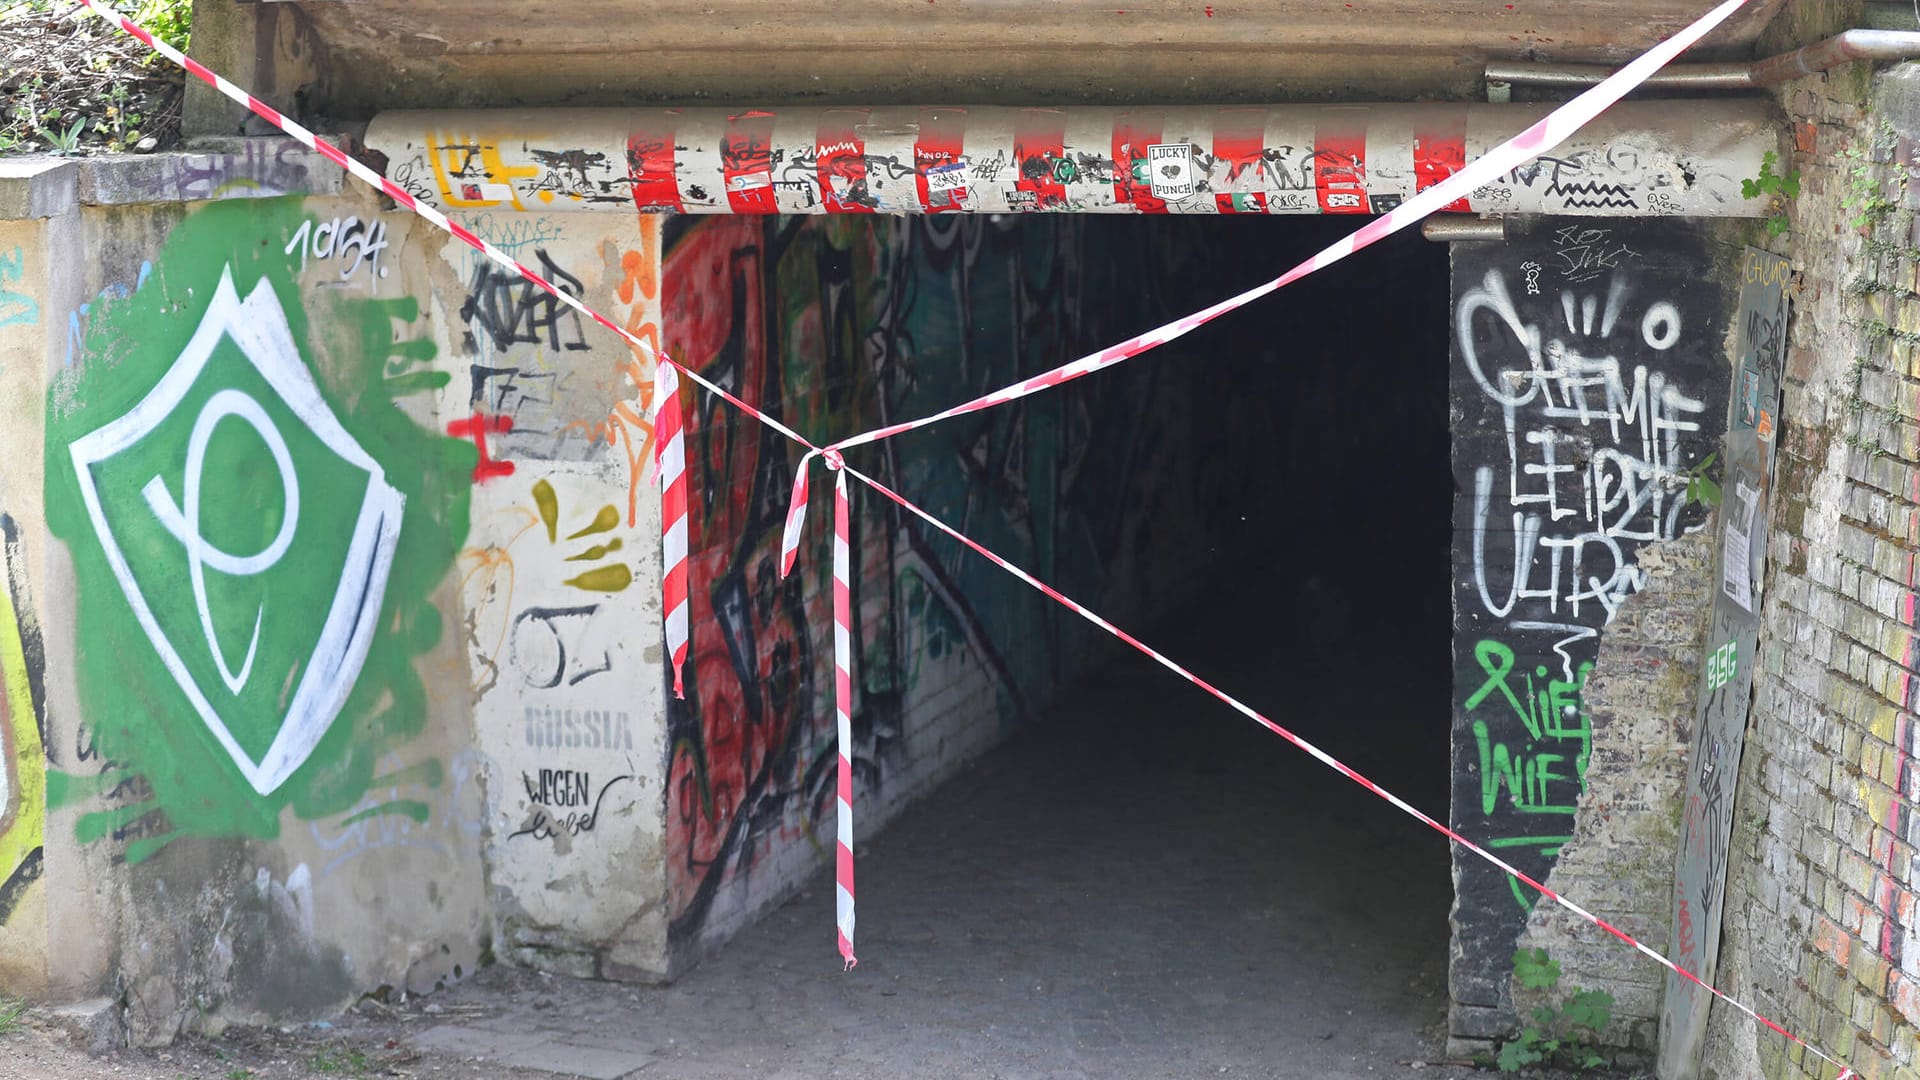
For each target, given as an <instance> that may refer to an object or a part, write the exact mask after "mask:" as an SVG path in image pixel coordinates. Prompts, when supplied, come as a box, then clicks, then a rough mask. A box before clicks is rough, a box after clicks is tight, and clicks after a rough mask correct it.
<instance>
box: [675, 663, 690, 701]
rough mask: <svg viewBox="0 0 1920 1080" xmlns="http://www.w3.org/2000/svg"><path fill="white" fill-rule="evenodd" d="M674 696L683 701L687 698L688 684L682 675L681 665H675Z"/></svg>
mask: <svg viewBox="0 0 1920 1080" xmlns="http://www.w3.org/2000/svg"><path fill="white" fill-rule="evenodd" d="M673 696H674V697H676V698H679V699H680V700H681V701H685V700H687V686H686V683H685V682H684V681H682V679H681V677H680V665H679V664H675V665H673Z"/></svg>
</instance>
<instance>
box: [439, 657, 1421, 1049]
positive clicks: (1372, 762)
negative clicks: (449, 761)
mask: <svg viewBox="0 0 1920 1080" xmlns="http://www.w3.org/2000/svg"><path fill="white" fill-rule="evenodd" d="M1216 645H1217V647H1215V648H1211V649H1203V651H1202V652H1201V653H1200V654H1199V655H1202V656H1203V657H1204V658H1205V661H1204V663H1205V666H1207V667H1209V668H1211V669H1213V670H1214V672H1215V673H1217V674H1219V675H1220V677H1221V678H1222V679H1223V680H1225V681H1227V682H1228V683H1232V684H1237V688H1240V689H1246V688H1249V687H1251V688H1252V689H1253V695H1252V696H1253V697H1255V698H1260V697H1266V698H1268V699H1285V700H1279V701H1277V700H1267V701H1258V702H1256V704H1258V705H1260V706H1263V707H1273V708H1275V709H1276V710H1277V711H1276V712H1275V713H1274V714H1273V715H1275V716H1276V718H1279V719H1282V720H1283V722H1289V723H1298V724H1299V726H1300V727H1301V728H1302V729H1303V730H1304V731H1308V732H1311V733H1312V737H1316V738H1318V739H1324V741H1325V743H1326V744H1327V745H1329V747H1330V748H1334V749H1336V750H1338V751H1339V752H1342V753H1345V754H1351V755H1353V756H1355V757H1356V758H1357V759H1359V761H1360V762H1361V763H1362V765H1363V768H1372V769H1375V770H1378V771H1380V772H1381V773H1383V774H1384V775H1385V776H1387V777H1388V778H1390V779H1392V780H1393V781H1394V782H1396V783H1401V784H1405V783H1407V782H1409V781H1417V780H1418V779H1419V778H1420V777H1421V776H1422V775H1423V773H1424V772H1426V771H1431V776H1430V777H1428V778H1427V779H1426V780H1425V783H1424V785H1416V789H1415V790H1412V791H1410V792H1409V794H1410V797H1413V798H1415V799H1416V800H1418V801H1419V802H1420V803H1421V804H1422V805H1426V806H1429V807H1431V808H1432V809H1433V810H1435V811H1439V810H1442V809H1443V807H1442V806H1441V805H1440V804H1439V801H1438V800H1440V799H1441V798H1442V795H1441V793H1442V792H1444V789H1445V771H1444V770H1445V764H1444V758H1443V757H1442V758H1439V759H1435V758H1433V757H1428V758H1427V759H1426V760H1425V761H1419V760H1411V761H1410V760H1407V757H1406V754H1405V752H1404V746H1403V744H1404V743H1405V742H1407V741H1409V738H1410V737H1411V736H1412V735H1413V733H1411V732H1408V731H1405V730H1397V729H1408V728H1412V727H1414V726H1415V725H1426V726H1431V727H1436V728H1438V729H1439V730H1438V731H1437V732H1429V733H1428V736H1429V737H1413V738H1411V741H1413V742H1416V743H1418V744H1419V745H1420V747H1422V748H1424V749H1426V750H1427V751H1428V752H1429V753H1444V747H1445V736H1444V726H1445V723H1446V718H1445V712H1444V704H1443V703H1444V692H1443V691H1442V692H1441V694H1439V695H1437V696H1435V697H1434V699H1433V700H1432V701H1430V702H1426V703H1424V704H1423V705H1422V704H1416V703H1415V702H1412V701H1408V700H1405V697H1406V695H1405V689H1404V686H1403V685H1401V684H1397V683H1395V682H1394V681H1391V680H1388V681H1383V680H1381V679H1379V678H1377V677H1376V678H1373V679H1371V680H1366V679H1360V678H1351V679H1348V678H1340V677H1338V673H1336V672H1334V671H1332V670H1329V669H1327V668H1326V667H1324V666H1322V667H1321V668H1319V670H1318V671H1317V672H1315V673H1312V674H1309V673H1306V672H1299V671H1288V670H1286V668H1287V665H1285V664H1282V663H1273V664H1269V665H1268V666H1267V667H1266V668H1265V669H1264V670H1263V668H1262V666H1261V665H1260V664H1258V663H1256V662H1254V661H1253V659H1252V658H1251V657H1250V656H1249V655H1247V654H1248V653H1249V652H1259V651H1261V650H1262V648H1263V646H1262V645H1261V644H1260V643H1258V642H1250V643H1247V644H1243V645H1234V644H1232V643H1231V642H1228V643H1227V644H1224V645H1219V644H1218V643H1216ZM1322 663H1323V661H1322ZM1263 690H1264V693H1263V692H1262V691H1263ZM1289 702H1290V703H1291V707H1288V703H1289ZM1420 786H1424V789H1425V790H1418V787H1420ZM864 847H865V850H864V851H863V852H862V856H863V857H862V859H861V863H860V874H861V877H860V897H861V909H860V933H859V942H860V953H861V957H862V962H861V965H860V967H859V968H858V969H857V970H856V971H855V972H853V973H851V974H842V973H840V972H838V971H837V970H836V965H835V963H834V960H835V957H834V954H833V931H832V925H833V920H832V884H831V880H830V879H829V878H828V877H827V876H825V875H823V876H822V877H821V878H820V879H819V880H818V881H817V882H816V884H815V886H814V887H813V888H812V889H811V890H810V891H809V892H808V893H807V894H806V895H805V896H803V897H801V898H799V899H797V900H795V901H794V902H793V903H790V904H788V905H787V906H786V907H784V908H782V909H781V910H779V911H776V912H775V913H773V914H772V915H771V916H770V917H768V918H767V919H766V920H765V921H764V922H762V923H761V924H759V925H758V926H756V927H754V928H752V929H751V930H749V931H748V932H746V933H745V934H743V935H741V936H740V937H739V938H737V939H736V940H735V941H734V942H733V943H732V944H731V945H730V946H729V947H728V948H727V949H726V950H724V951H723V952H722V953H721V954H720V955H719V956H718V957H716V958H715V959H713V960H711V961H709V962H708V963H707V964H705V965H703V966H702V967H701V968H699V969H696V970H695V971H693V972H692V973H690V974H689V975H688V976H687V977H686V978H684V979H683V980H682V981H681V982H680V983H678V984H677V985H675V986H673V987H670V988H664V989H644V990H633V991H629V990H621V991H617V992H612V993H604V992H602V993H594V992H592V991H591V990H588V992H587V994H586V995H585V996H582V995H581V994H580V993H578V989H579V988H577V987H569V988H567V989H568V992H567V993H565V994H564V995H557V994H555V993H554V992H553V990H552V988H553V987H556V986H558V984H559V983H560V982H561V981H560V980H540V979H538V978H537V977H533V976H529V975H526V974H525V973H501V976H496V975H494V973H489V978H498V977H502V976H507V975H510V976H511V978H512V980H513V981H514V983H515V985H516V986H518V987H521V988H523V989H522V991H521V993H520V995H519V997H520V1000H518V1001H516V1002H515V1003H514V1004H513V1005H512V1006H511V1007H508V1008H503V1009H500V1010H498V1011H496V1012H493V1013H492V1014H491V1015H490V1016H488V1017H487V1018H486V1020H485V1022H484V1023H478V1022H477V1021H476V1020H471V1019H470V1020H464V1021H462V1026H464V1027H475V1026H478V1027H483V1028H485V1029H486V1030H490V1031H509V1032H521V1033H525V1036H526V1037H529V1038H541V1039H545V1040H547V1043H546V1045H548V1046H555V1045H556V1044H559V1045H564V1044H567V1043H575V1044H580V1045H591V1046H595V1047H599V1046H602V1045H603V1044H604V1041H605V1040H607V1039H609V1038H611V1039H614V1040H615V1041H617V1043H618V1044H619V1045H620V1046H622V1047H625V1048H627V1049H630V1050H633V1051H635V1052H639V1053H644V1054H646V1055H648V1057H649V1058H650V1059H651V1063H650V1065H649V1067H648V1069H647V1070H646V1071H645V1073H643V1075H663V1076H674V1077H696V1078H697V1077H735V1076H745V1075H754V1076H773V1077H796V1078H797V1077H823V1076H847V1077H894V1076H981V1077H985V1076H996V1077H1055V1078H1059V1077H1121V1076H1139V1077H1158V1076H1178V1077H1192V1076H1200V1075H1226V1076H1273V1077H1331V1076H1366V1075H1369V1074H1372V1075H1382V1074H1393V1075H1422V1076H1428V1077H1432V1076H1436V1075H1442V1074H1444V1073H1449V1072H1452V1070H1442V1069H1435V1068H1428V1069H1424V1070H1421V1071H1419V1072H1418V1073H1417V1074H1416V1073H1415V1071H1414V1070H1413V1069H1412V1068H1410V1067H1409V1065H1408V1063H1410V1062H1421V1061H1424V1060H1426V1059H1428V1058H1431V1057H1435V1056H1437V1052H1436V1051H1435V1049H1434V1045H1435V1043H1436V1041H1437V1038H1436V1037H1437V1035H1438V1033H1439V1030H1440V1025H1441V1021H1442V1019H1443V1016H1444V1009H1445V992H1444V987H1445V970H1446V965H1445V954H1446V941H1447V928H1446V913H1447V906H1448V904H1449V902H1450V898H1451V893H1450V887H1449V882H1448V876H1447V854H1446V848H1445V845H1444V844H1443V843H1442V842H1440V841H1439V840H1438V838H1436V837H1434V836H1433V835H1431V834H1429V833H1427V832H1426V831H1425V830H1423V829H1421V828H1419V827H1418V826H1416V825H1415V824H1413V823H1412V822H1410V821H1408V820H1407V819H1405V818H1403V817H1401V816H1400V815H1398V814H1397V812H1395V811H1392V810H1391V809H1390V808H1388V807H1386V806H1385V805H1384V804H1382V803H1379V802H1378V801H1377V800H1374V799H1373V798H1372V797H1371V796H1369V795H1367V794H1366V793H1365V792H1363V791H1361V790H1360V789H1358V788H1357V787H1355V786H1354V785H1352V784H1351V783H1350V782H1348V781H1346V780H1344V779H1342V778H1340V777H1338V776H1335V775H1333V774H1332V773H1330V772H1329V771H1328V770H1326V769H1325V767H1323V766H1321V765H1319V764H1317V763H1315V762H1313V761H1311V760H1310V759H1308V758H1306V757H1305V756H1304V755H1303V754H1301V753H1299V752H1298V751H1296V750H1293V749H1292V748H1290V747H1289V746H1287V745H1285V744H1284V743H1283V742H1282V741H1281V740H1279V739H1278V738H1276V737H1275V736H1273V735H1271V734H1268V733H1265V732H1263V731H1261V730H1259V729H1257V728H1255V727H1253V726H1252V725H1251V724H1249V723H1248V722H1246V721H1245V720H1243V719H1240V718H1239V717H1237V716H1235V715H1233V714H1231V713H1230V712H1228V711H1227V710H1226V709H1225V708H1224V707H1221V706H1218V705H1217V704H1214V703H1212V702H1211V701H1210V699H1208V698H1206V697H1204V696H1202V695H1201V694H1199V693H1198V692H1197V691H1195V690H1193V689H1191V688H1188V687H1185V686H1184V685H1183V684H1180V683H1178V682H1176V681H1175V680H1174V679H1173V678H1172V677H1171V676H1168V675H1165V674H1164V673H1160V672H1159V671H1158V669H1155V668H1151V667H1149V666H1147V665H1145V664H1135V663H1127V664H1123V665H1121V666H1120V667H1118V668H1116V669H1113V670H1112V671H1111V672H1109V673H1107V674H1106V675H1104V676H1103V677H1101V678H1098V679H1095V680H1091V685H1090V687H1089V688H1088V689H1086V690H1084V691H1082V692H1080V693H1078V694H1076V695H1074V696H1073V697H1072V699H1071V700H1069V701H1067V702H1064V703H1063V704H1062V706H1061V707H1060V708H1058V709H1056V710H1054V712H1053V713H1052V714H1051V715H1050V716H1048V717H1047V718H1045V719H1044V720H1042V721H1040V722H1036V723H1034V724H1032V725H1031V726H1030V727H1029V728H1027V729H1026V730H1025V731H1023V732H1022V733H1020V734H1017V735H1016V736H1015V737H1014V738H1013V739H1011V740H1010V741H1009V742H1007V743H1006V744H1005V745H1004V746H1002V747H1001V748H999V749H998V750H997V751H995V752H994V753H992V754H990V755H988V756H987V757H985V758H984V759H982V760H981V761H980V762H979V763H978V764H976V765H975V766H973V767H972V768H970V769H969V770H967V771H966V772H965V773H963V774H962V775H961V776H960V777H958V778H957V779H956V780H954V781H953V782H951V783H949V784H948V785H946V786H945V787H944V788H942V789H941V790H939V791H937V792H935V793H933V794H932V795H931V796H929V797H928V798H927V799H925V800H924V801H923V802H921V803H919V804H917V805H915V806H914V807H912V808H911V809H910V810H909V811H908V812H907V813H906V815H905V816H903V817H902V818H901V819H899V820H898V821H897V822H896V823H894V824H893V825H892V826H891V827H889V828H888V829H886V830H885V831H883V832H882V833H881V834H879V835H878V836H876V837H874V838H873V840H872V841H871V843H870V844H867V845H864ZM487 981H488V980H487V979H482V980H480V983H481V984H482V985H476V986H474V987H472V988H471V992H477V993H478V998H479V1000H482V1001H484V1000H485V987H484V984H485V983H486V982H487ZM527 987H532V991H531V993H529V992H528V991H527V990H526V989H525V988H527ZM469 992H470V990H469V989H468V988H463V989H462V990H460V991H456V992H455V994H454V995H452V997H451V998H450V1001H451V1002H452V1003H456V1004H457V1003H460V1002H462V1001H463V1000H464V999H465V996H466V995H467V994H468V993H469ZM562 996H563V997H564V1000H559V998H561V997H562ZM543 1000H544V1001H546V1003H547V1006H548V1007H545V1008H542V1007H540V1006H541V1003H542V1001H543ZM588 1033H590V1037H589V1034H588ZM429 1038H430V1039H434V1040H435V1041H438V1040H439V1039H445V1038H447V1037H446V1036H439V1037H438V1038H436V1037H434V1036H429ZM583 1039H584V1040H585V1041H584V1042H583V1041H582V1040H583ZM447 1041H448V1042H450V1043H454V1044H458V1043H459V1042H460V1039H459V1037H458V1036H457V1035H456V1036H455V1037H453V1038H451V1039H447ZM418 1042H419V1040H416V1044H418ZM469 1045H478V1044H477V1043H471V1044H469Z"/></svg>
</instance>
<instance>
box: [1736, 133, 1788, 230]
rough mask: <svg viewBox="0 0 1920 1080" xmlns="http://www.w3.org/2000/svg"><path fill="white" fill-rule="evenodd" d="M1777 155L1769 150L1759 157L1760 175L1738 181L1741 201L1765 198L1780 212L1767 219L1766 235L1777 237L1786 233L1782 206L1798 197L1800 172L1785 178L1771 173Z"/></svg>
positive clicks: (1778, 160) (1778, 159) (1777, 158)
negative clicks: (1771, 201)
mask: <svg viewBox="0 0 1920 1080" xmlns="http://www.w3.org/2000/svg"><path fill="white" fill-rule="evenodd" d="M1779 162H1780V158H1779V155H1777V154H1775V153H1774V152H1773V151H1771V150H1769V151H1767V152H1766V153H1765V154H1763V155H1761V157H1760V175H1759V176H1756V177H1753V178H1752V179H1750V180H1742V181H1740V197H1741V198H1743V199H1758V198H1763V197H1764V198H1767V199H1770V200H1773V205H1774V206H1775V208H1776V209H1778V210H1779V211H1780V212H1779V213H1776V214H1774V215H1773V216H1772V217H1769V218H1768V219H1767V235H1768V236H1779V235H1780V234H1781V233H1783V232H1786V231H1787V215H1786V212H1785V207H1784V204H1785V203H1786V202H1787V201H1789V200H1791V199H1795V198H1798V197H1799V195H1800V170H1799V169H1795V170H1793V171H1792V172H1790V173H1787V174H1786V175H1785V176H1782V175H1780V174H1779V173H1777V172H1774V171H1773V167H1774V166H1775V165H1777V164H1779Z"/></svg>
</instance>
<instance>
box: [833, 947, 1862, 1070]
mask: <svg viewBox="0 0 1920 1080" xmlns="http://www.w3.org/2000/svg"><path fill="white" fill-rule="evenodd" d="M859 964H860V961H858V960H855V959H854V958H853V954H852V953H848V954H847V966H846V967H844V968H841V969H840V970H842V971H852V970H853V969H854V968H856V967H858V966H859ZM1840 1080H1846V1077H1845V1076H1844V1075H1843V1076H1842V1077H1841V1078H1840Z"/></svg>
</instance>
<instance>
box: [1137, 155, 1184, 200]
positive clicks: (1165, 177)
mask: <svg viewBox="0 0 1920 1080" xmlns="http://www.w3.org/2000/svg"><path fill="white" fill-rule="evenodd" d="M1147 163H1148V165H1149V166H1150V167H1151V169H1152V174H1153V197H1154V198H1156V199H1184V198H1186V197H1188V196H1189V195H1192V194H1193V147H1192V146H1191V145H1190V144H1188V143H1155V144H1154V145H1152V146H1149V147H1147Z"/></svg>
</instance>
